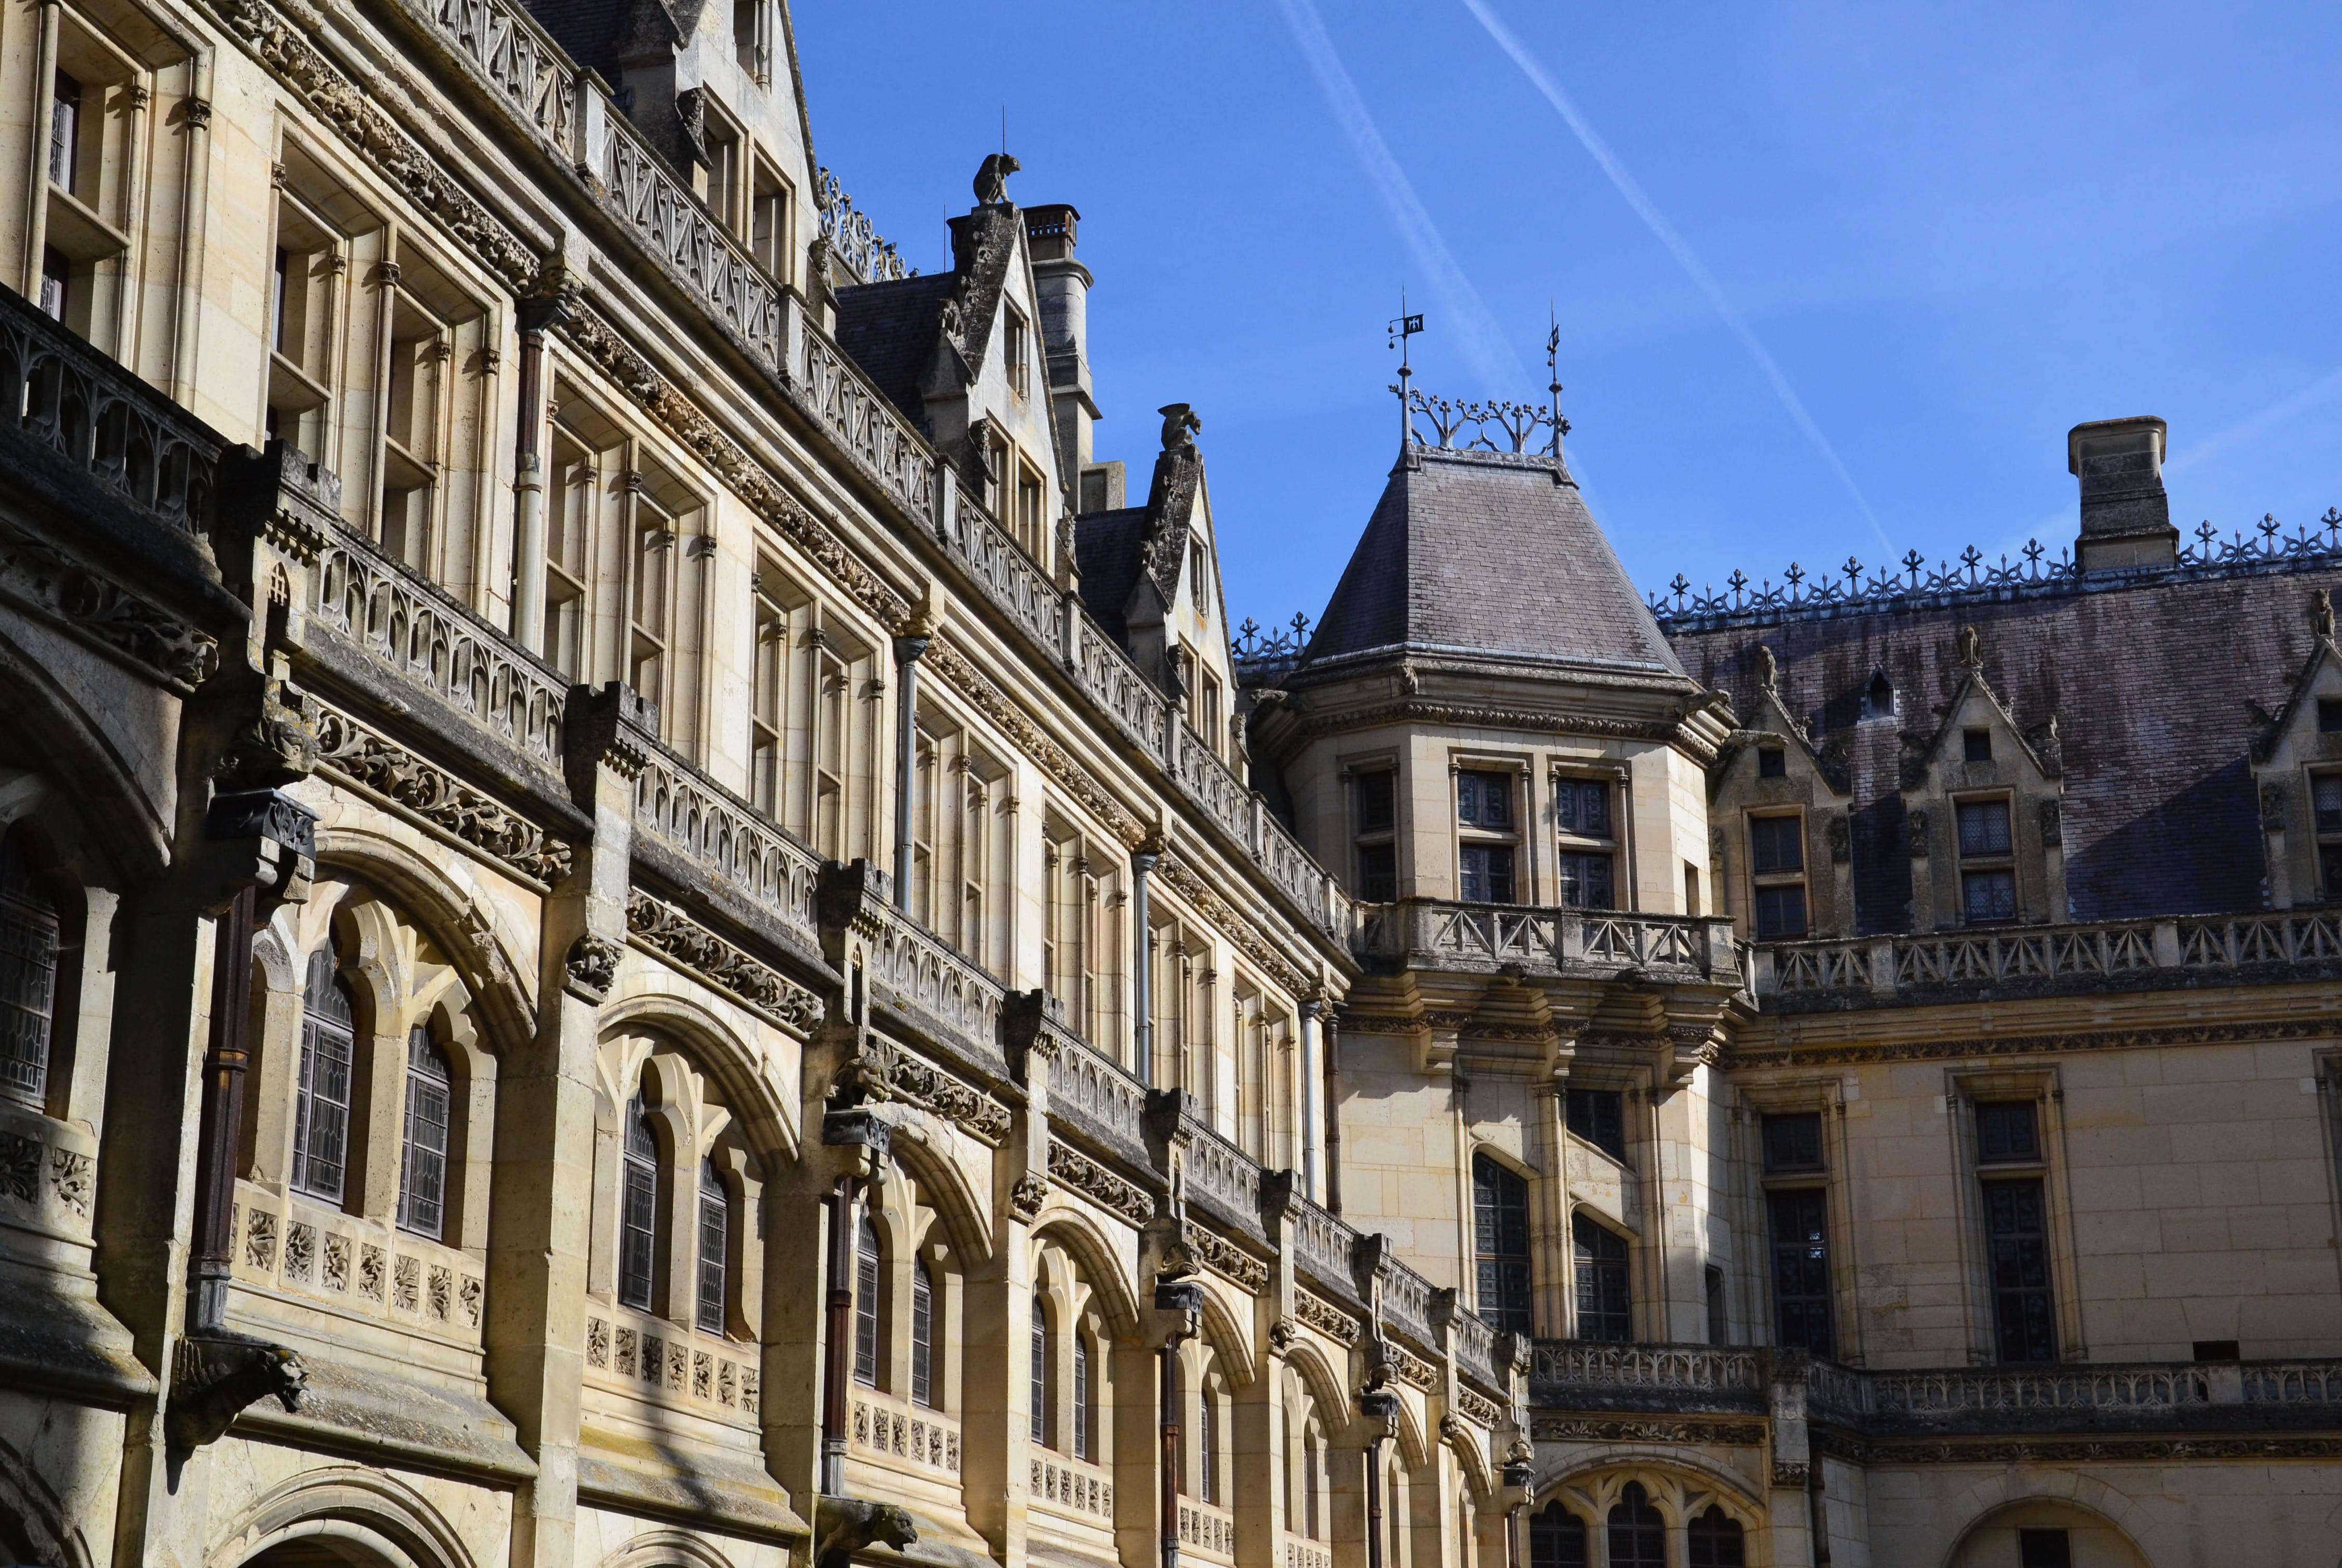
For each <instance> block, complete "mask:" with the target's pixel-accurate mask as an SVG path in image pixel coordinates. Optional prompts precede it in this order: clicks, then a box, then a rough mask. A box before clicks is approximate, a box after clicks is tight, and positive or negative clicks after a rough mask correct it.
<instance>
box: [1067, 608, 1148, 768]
mask: <svg viewBox="0 0 2342 1568" xmlns="http://www.w3.org/2000/svg"><path fill="white" fill-rule="evenodd" d="M1074 639H1075V649H1074V674H1075V677H1076V679H1077V680H1079V681H1080V682H1081V685H1082V689H1083V690H1084V691H1086V692H1087V693H1088V694H1090V697H1091V700H1092V701H1094V702H1096V704H1098V705H1099V706H1101V707H1103V708H1105V709H1106V713H1107V714H1109V715H1110V716H1111V717H1113V719H1114V720H1115V721H1116V723H1117V724H1120V725H1121V726H1122V729H1123V733H1124V734H1126V735H1127V736H1129V738H1130V739H1131V740H1133V741H1135V742H1136V743H1137V744H1139V745H1141V746H1143V747H1144V748H1146V752H1147V754H1149V755H1151V756H1156V757H1160V756H1161V755H1162V754H1163V694H1162V693H1161V692H1159V691H1157V690H1156V688H1155V685H1154V684H1153V683H1151V682H1150V681H1148V680H1147V678H1146V676H1145V675H1142V674H1139V673H1138V666H1137V665H1136V664H1132V663H1131V662H1130V655H1129V654H1126V653H1124V652H1123V651H1122V649H1121V648H1119V647H1118V646H1116V644H1115V641H1114V639H1113V638H1111V637H1109V636H1107V635H1106V633H1105V632H1104V631H1103V630H1102V629H1100V628H1099V627H1098V626H1097V625H1096V624H1095V623H1094V622H1092V621H1091V620H1090V618H1089V617H1088V616H1087V615H1082V616H1080V617H1079V618H1078V619H1077V620H1076V623H1075V625H1074Z"/></svg>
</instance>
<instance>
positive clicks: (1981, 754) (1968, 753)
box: [1960, 730, 1992, 763]
mask: <svg viewBox="0 0 2342 1568" xmlns="http://www.w3.org/2000/svg"><path fill="white" fill-rule="evenodd" d="M1960 756H1961V760H1963V761H1965V762H1972V763H1988V762H1990V761H1992V732H1991V731H1990V730H1963V731H1961V732H1960Z"/></svg>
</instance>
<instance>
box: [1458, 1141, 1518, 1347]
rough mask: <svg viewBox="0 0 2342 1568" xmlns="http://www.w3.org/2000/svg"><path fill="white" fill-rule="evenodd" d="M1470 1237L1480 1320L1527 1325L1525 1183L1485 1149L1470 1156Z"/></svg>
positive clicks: (1510, 1325)
mask: <svg viewBox="0 0 2342 1568" xmlns="http://www.w3.org/2000/svg"><path fill="white" fill-rule="evenodd" d="M1472 1241H1473V1250H1474V1252H1475V1253H1476V1254H1477V1256H1476V1263H1477V1271H1476V1285H1477V1294H1478V1297H1479V1310H1480V1320H1481V1321H1482V1322H1483V1323H1486V1324H1487V1325H1488V1326H1489V1327H1490V1328H1493V1329H1496V1330H1499V1331H1502V1330H1506V1329H1511V1330H1514V1331H1516V1332H1518V1333H1528V1332H1530V1331H1529V1184H1528V1183H1526V1182H1525V1181H1523V1180H1521V1178H1520V1177H1518V1176H1516V1175H1515V1174H1513V1173H1512V1172H1510V1171H1508V1170H1506V1169H1505V1167H1504V1166H1502V1165H1500V1164H1496V1161H1494V1160H1492V1159H1490V1158H1489V1157H1488V1156H1487V1155H1486V1154H1475V1155H1474V1156H1473V1157H1472Z"/></svg>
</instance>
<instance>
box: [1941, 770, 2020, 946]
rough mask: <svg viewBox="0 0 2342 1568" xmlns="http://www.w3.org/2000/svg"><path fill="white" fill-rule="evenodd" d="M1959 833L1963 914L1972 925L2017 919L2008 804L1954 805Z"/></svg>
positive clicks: (2003, 799) (2004, 800)
mask: <svg viewBox="0 0 2342 1568" xmlns="http://www.w3.org/2000/svg"><path fill="white" fill-rule="evenodd" d="M1955 804H1956V807H1957V821H1958V824H1959V834H1960V911H1961V914H1962V916H1963V917H1964V918H1965V919H1966V920H1967V924H1970V925H1983V924H1992V923H1994V922H1997V921H2005V920H2014V919H2016V918H2017V867H2016V864H2015V863H2014V861H2013V859H2012V856H2013V855H2014V854H2015V853H2016V846H2015V841H2014V839H2013V838H2012V837H2011V835H2010V833H2009V822H2008V801H2007V798H2006V797H1996V798H1994V799H1990V800H1964V801H1959V802H1957V803H1955Z"/></svg>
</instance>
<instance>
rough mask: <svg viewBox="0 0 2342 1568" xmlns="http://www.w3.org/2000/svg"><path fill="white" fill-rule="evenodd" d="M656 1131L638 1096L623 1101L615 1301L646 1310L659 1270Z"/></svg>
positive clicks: (637, 1309)
mask: <svg viewBox="0 0 2342 1568" xmlns="http://www.w3.org/2000/svg"><path fill="white" fill-rule="evenodd" d="M658 1160H659V1145H658V1134H657V1132H656V1130H655V1129H654V1128H653V1127H652V1126H651V1118H650V1113H649V1111H648V1110H646V1108H645V1107H644V1105H643V1101H642V1096H641V1095H639V1094H637V1095H636V1096H635V1097H634V1098H633V1099H631V1100H629V1101H627V1102H626V1148H625V1151H624V1153H623V1154H622V1155H621V1156H620V1160H619V1167H620V1168H619V1173H618V1182H619V1193H618V1303H619V1304H620V1305H621V1306H630V1307H633V1308H634V1309H635V1310H636V1311H637V1312H648V1311H650V1310H651V1293H652V1288H653V1283H654V1282H655V1281H656V1278H657V1270H658V1231H659V1224H658Z"/></svg>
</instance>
